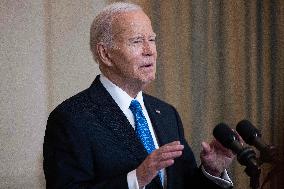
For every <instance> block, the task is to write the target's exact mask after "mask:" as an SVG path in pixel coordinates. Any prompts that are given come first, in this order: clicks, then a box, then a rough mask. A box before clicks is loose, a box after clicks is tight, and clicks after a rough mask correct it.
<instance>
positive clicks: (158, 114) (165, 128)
mask: <svg viewBox="0 0 284 189" xmlns="http://www.w3.org/2000/svg"><path fill="white" fill-rule="evenodd" d="M143 99H144V104H145V107H146V109H147V112H148V114H149V117H150V119H151V122H152V125H153V128H154V130H155V133H156V136H157V140H158V142H159V146H163V145H165V144H168V143H170V142H173V140H174V139H173V136H172V134H173V133H172V130H170V127H172V125H169V123H168V121H167V119H168V115H166V113H165V112H163V109H162V108H160V107H158V105H157V104H156V103H154V102H152V101H151V100H150V98H149V97H148V96H147V95H143ZM166 172H167V187H168V188H170V187H171V185H172V180H173V179H174V177H173V172H172V167H169V168H166ZM158 181H159V180H157V179H156V182H158ZM159 183H160V182H159ZM161 187H162V186H161Z"/></svg>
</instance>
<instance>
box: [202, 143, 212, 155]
mask: <svg viewBox="0 0 284 189" xmlns="http://www.w3.org/2000/svg"><path fill="white" fill-rule="evenodd" d="M201 146H202V151H203V153H204V154H208V153H210V151H211V148H210V145H209V144H208V143H206V142H201Z"/></svg>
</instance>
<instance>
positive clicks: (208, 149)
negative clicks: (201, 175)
mask: <svg viewBox="0 0 284 189" xmlns="http://www.w3.org/2000/svg"><path fill="white" fill-rule="evenodd" d="M201 145H202V148H203V149H202V151H201V153H200V159H201V163H202V165H203V167H204V169H205V171H206V172H208V173H209V174H211V175H213V176H217V177H220V176H221V174H222V172H223V171H224V170H225V169H226V168H228V167H229V165H230V164H231V163H232V161H233V159H234V157H235V155H234V154H233V152H232V151H231V150H229V149H227V148H225V147H223V145H222V144H221V143H219V142H218V141H217V140H213V141H212V142H211V143H210V144H208V143H206V142H202V143H201Z"/></svg>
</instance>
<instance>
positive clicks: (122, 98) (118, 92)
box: [100, 74, 233, 189]
mask: <svg viewBox="0 0 284 189" xmlns="http://www.w3.org/2000/svg"><path fill="white" fill-rule="evenodd" d="M100 81H101V83H102V85H103V86H104V87H105V88H106V90H107V91H108V92H109V94H110V95H111V97H112V98H113V99H114V101H115V102H116V104H117V105H118V106H119V108H120V109H121V110H122V112H123V113H124V115H125V116H126V117H127V119H128V121H129V122H130V124H131V125H132V127H133V129H135V123H134V116H133V113H132V112H131V110H130V109H129V106H130V103H131V101H132V100H133V98H132V97H130V96H129V95H128V94H127V93H126V92H125V91H124V90H122V89H121V88H119V87H118V86H117V85H115V84H114V83H112V82H111V81H110V80H109V79H108V78H106V77H105V76H104V75H103V74H101V75H100ZM135 99H136V100H138V102H139V103H140V105H141V107H142V111H143V114H144V116H145V118H146V120H147V123H148V126H149V129H150V132H151V135H152V138H153V140H154V144H155V147H156V149H158V148H159V144H158V142H157V138H156V134H155V132H154V130H153V126H152V123H151V120H150V117H149V115H148V112H147V110H146V108H145V105H144V101H143V95H142V91H140V92H139V93H138V94H137V96H136V98H135ZM202 172H203V174H204V175H205V176H206V177H207V178H209V179H210V180H212V181H213V182H215V183H216V184H218V185H220V186H223V187H228V186H232V185H233V184H232V181H231V180H230V178H229V176H228V174H227V171H225V174H224V176H223V178H219V177H215V176H212V175H210V174H209V173H207V172H206V171H205V170H204V168H203V167H202ZM161 176H162V180H163V182H162V184H163V186H164V188H166V180H167V177H166V171H165V169H162V170H161ZM127 183H128V188H129V189H139V185H138V181H137V176H136V169H135V170H133V171H131V172H129V173H128V174H127ZM144 188H145V187H144Z"/></svg>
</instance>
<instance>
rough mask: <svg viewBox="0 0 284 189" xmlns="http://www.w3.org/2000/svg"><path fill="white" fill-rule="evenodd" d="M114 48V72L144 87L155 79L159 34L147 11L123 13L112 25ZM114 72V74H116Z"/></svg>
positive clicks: (131, 82) (118, 77)
mask: <svg viewBox="0 0 284 189" xmlns="http://www.w3.org/2000/svg"><path fill="white" fill-rule="evenodd" d="M112 32H113V42H114V48H112V49H111V50H110V52H109V57H110V59H111V61H112V64H113V66H112V67H110V69H111V72H112V74H114V75H115V77H116V78H117V79H119V80H120V81H122V80H123V81H124V82H129V83H130V84H133V83H137V85H142V86H144V85H145V84H148V83H149V82H151V81H153V80H154V79H155V73H156V58H157V51H156V43H155V37H156V34H155V33H154V32H153V29H152V26H151V21H150V19H149V18H148V16H147V15H146V14H145V13H144V12H143V11H133V12H128V13H121V14H119V15H118V16H117V17H115V18H114V21H113V25H112ZM114 75H113V76H114Z"/></svg>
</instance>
